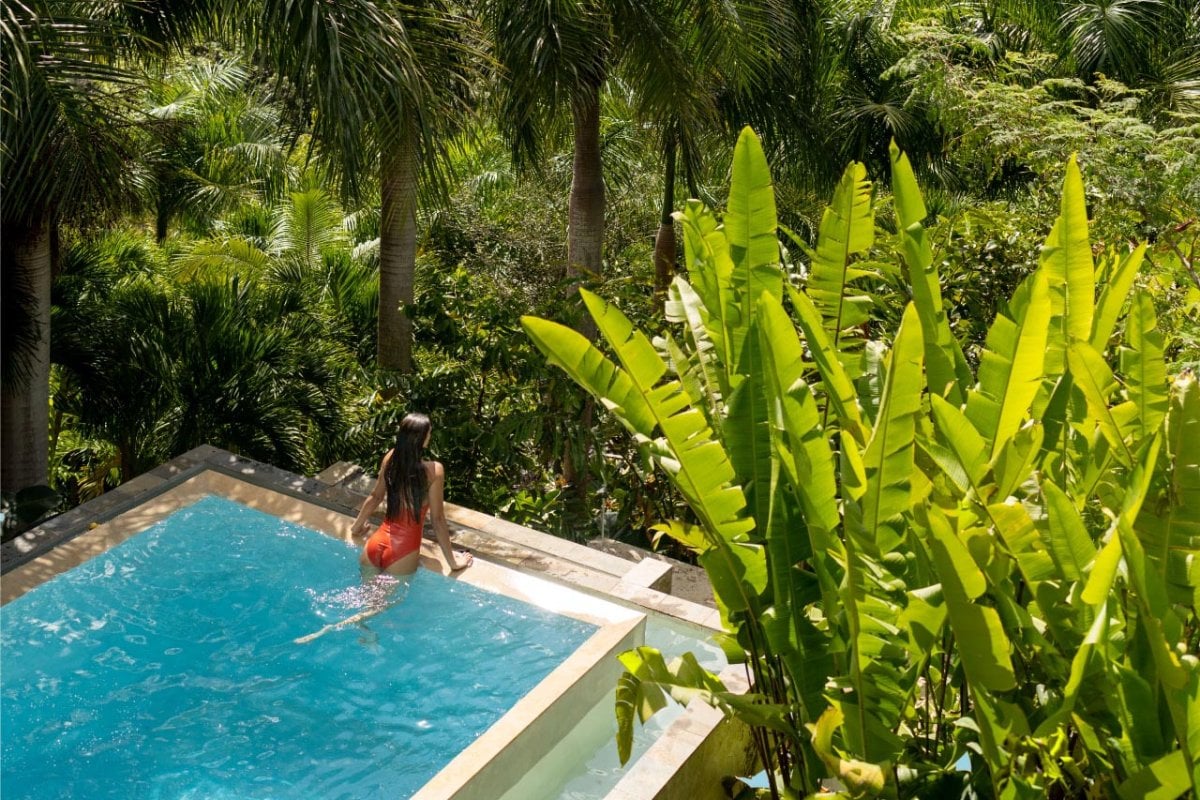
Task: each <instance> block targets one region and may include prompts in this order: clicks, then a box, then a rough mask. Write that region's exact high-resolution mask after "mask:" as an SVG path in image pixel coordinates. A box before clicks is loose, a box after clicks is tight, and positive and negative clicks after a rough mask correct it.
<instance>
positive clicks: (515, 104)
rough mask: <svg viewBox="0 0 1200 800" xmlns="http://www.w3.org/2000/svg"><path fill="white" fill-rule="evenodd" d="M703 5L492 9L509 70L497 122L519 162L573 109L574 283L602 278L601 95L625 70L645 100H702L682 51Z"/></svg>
mask: <svg viewBox="0 0 1200 800" xmlns="http://www.w3.org/2000/svg"><path fill="white" fill-rule="evenodd" d="M694 8H695V4H690V3H685V2H680V0H654V1H653V2H651V1H650V0H638V1H637V2H610V1H609V0H588V2H549V3H536V4H532V3H525V2H521V0H485V2H484V3H483V13H484V17H485V20H486V22H487V25H488V27H489V30H490V32H491V34H492V37H493V47H494V49H495V54H496V59H497V61H499V62H500V64H501V65H502V66H503V67H504V68H505V70H506V79H505V81H504V84H503V87H502V91H501V95H500V105H499V112H498V116H499V119H500V120H501V125H502V127H503V128H504V129H505V132H506V134H507V135H508V136H509V137H510V139H511V141H512V144H513V150H514V156H515V157H516V158H517V160H518V161H521V162H525V161H533V160H536V159H537V157H538V156H539V155H540V152H539V150H540V141H541V136H542V134H543V132H544V131H545V130H546V129H547V128H548V127H549V126H550V124H551V123H552V121H553V120H554V118H555V117H556V116H557V115H558V114H559V113H560V112H561V111H562V110H563V108H564V107H565V108H568V109H569V112H570V115H571V124H572V130H573V134H574V161H573V164H572V179H571V192H570V200H569V203H568V212H567V213H568V224H567V274H568V275H574V276H576V277H583V276H589V275H590V276H595V275H599V274H600V272H601V266H602V262H603V245H604V207H605V197H604V194H605V192H604V180H603V175H602V163H601V139H600V95H601V89H602V88H603V86H604V84H605V82H606V81H607V80H608V79H609V77H610V76H611V75H612V74H613V72H614V71H615V70H616V69H617V67H618V65H621V66H623V68H624V70H625V72H626V74H627V75H628V76H629V77H630V79H631V84H632V85H633V86H634V88H635V91H637V92H638V93H645V94H646V95H654V96H661V95H663V94H666V93H667V91H668V90H667V89H666V86H667V85H670V86H672V87H674V88H676V89H679V90H681V91H682V92H683V96H682V97H680V100H681V101H684V100H686V98H688V97H691V96H693V95H694V92H692V91H691V89H690V88H689V86H690V85H689V84H688V83H687V82H686V81H683V80H680V78H681V77H682V76H686V75H688V74H689V72H688V70H687V66H688V64H687V59H686V55H685V53H684V51H683V47H682V43H683V42H684V38H685V37H684V31H685V30H686V26H687V24H688V23H689V22H690V21H692V20H693V19H694V18H695V17H696V14H695V13H694Z"/></svg>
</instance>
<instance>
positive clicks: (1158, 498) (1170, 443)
mask: <svg viewBox="0 0 1200 800" xmlns="http://www.w3.org/2000/svg"><path fill="white" fill-rule="evenodd" d="M1165 441H1166V450H1167V464H1166V470H1165V473H1160V474H1161V477H1162V481H1161V485H1160V484H1159V483H1156V484H1154V487H1155V492H1154V494H1153V495H1152V496H1150V497H1148V498H1147V501H1146V503H1145V504H1144V505H1143V507H1142V510H1141V512H1140V513H1139V514H1138V517H1137V520H1136V522H1135V525H1134V527H1135V529H1136V531H1137V534H1138V537H1139V539H1140V540H1141V542H1142V544H1143V546H1144V547H1145V548H1146V552H1147V554H1148V555H1149V557H1150V558H1151V559H1152V560H1153V561H1154V563H1155V567H1156V570H1157V572H1158V574H1159V575H1160V576H1161V577H1162V580H1163V581H1164V583H1165V585H1166V588H1167V591H1168V593H1169V594H1170V596H1171V598H1172V599H1173V600H1174V602H1177V603H1179V604H1180V605H1183V606H1187V607H1190V608H1191V609H1192V610H1193V612H1195V611H1196V610H1197V609H1200V447H1196V445H1195V443H1196V442H1197V441H1200V383H1198V382H1197V381H1196V378H1195V377H1194V376H1192V375H1190V374H1188V373H1184V374H1182V375H1180V376H1179V377H1178V378H1176V379H1175V382H1174V384H1173V385H1172V390H1171V395H1170V407H1169V409H1168V412H1167V421H1166V440H1165Z"/></svg>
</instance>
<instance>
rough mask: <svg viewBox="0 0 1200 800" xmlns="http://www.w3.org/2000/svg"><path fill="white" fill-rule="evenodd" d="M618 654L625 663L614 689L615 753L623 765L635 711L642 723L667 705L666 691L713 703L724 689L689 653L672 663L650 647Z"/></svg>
mask: <svg viewBox="0 0 1200 800" xmlns="http://www.w3.org/2000/svg"><path fill="white" fill-rule="evenodd" d="M617 658H618V659H619V660H620V662H621V664H622V666H624V667H625V673H624V674H623V675H622V676H621V677H620V679H619V680H618V682H617V691H616V716H617V755H618V757H619V758H620V761H621V764H622V765H624V764H625V763H626V762H627V761H629V756H630V753H631V751H632V749H633V717H634V714H635V713H636V715H637V717H638V719H639V720H640V721H641V722H643V723H644V722H646V720H648V719H650V717H652V716H653V715H654V714H655V713H657V712H658V711H661V710H662V709H663V708H665V707H666V705H667V696H668V695H669V696H671V697H672V698H674V699H675V700H676V701H677V702H680V703H683V704H684V705H687V703H689V702H691V701H692V700H693V699H696V698H700V699H702V700H705V701H706V702H712V703H713V704H714V705H715V704H716V703H715V701H713V700H710V698H713V697H714V696H715V694H716V693H718V692H723V691H725V686H724V684H722V683H721V681H720V679H719V678H717V676H716V675H713V674H712V673H711V672H708V671H707V670H705V669H704V668H703V667H701V666H700V665H699V663H697V662H696V659H695V657H694V656H693V655H692V654H691V653H686V654H684V656H683V657H681V658H680V659H678V660H677V661H676V662H675V663H674V664H673V665H672V666H671V667H668V666H667V664H666V661H665V660H664V659H663V656H662V653H660V652H659V651H658V650H656V649H654V648H653V647H645V646H643V647H638V648H635V649H634V650H628V651H626V652H624V653H622V654H621V655H619V656H618V657H617Z"/></svg>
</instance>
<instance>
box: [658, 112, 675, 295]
mask: <svg viewBox="0 0 1200 800" xmlns="http://www.w3.org/2000/svg"><path fill="white" fill-rule="evenodd" d="M675 141H676V139H675V131H674V128H672V130H671V132H670V133H668V134H667V143H666V146H665V147H664V148H663V156H664V158H665V160H666V169H665V170H664V171H665V173H666V174H665V175H664V176H663V183H664V184H665V185H664V187H663V204H662V216H661V217H660V218H659V221H658V234H657V235H656V236H655V237H654V292H655V294H657V295H659V296H660V297H661V296H663V295H665V294H666V293H667V287H668V286H670V285H671V278H672V277H673V276H674V274H675V220H673V219H672V218H671V214H672V213H673V212H674V211H675Z"/></svg>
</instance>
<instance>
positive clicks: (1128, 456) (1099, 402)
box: [1067, 341, 1134, 466]
mask: <svg viewBox="0 0 1200 800" xmlns="http://www.w3.org/2000/svg"><path fill="white" fill-rule="evenodd" d="M1067 362H1068V364H1069V365H1070V369H1071V376H1072V378H1073V379H1074V381H1075V385H1076V386H1078V387H1079V389H1080V390H1081V391H1082V392H1083V396H1084V398H1085V399H1086V400H1087V406H1088V411H1089V412H1090V413H1091V415H1092V417H1093V418H1094V419H1095V420H1096V423H1097V424H1098V425H1099V426H1100V432H1101V433H1102V434H1104V438H1105V439H1107V440H1108V443H1109V444H1110V445H1112V448H1113V452H1114V454H1115V455H1116V457H1117V459H1118V460H1119V461H1120V462H1121V463H1122V464H1124V465H1125V466H1132V465H1133V461H1134V457H1133V452H1132V451H1131V450H1130V449H1129V445H1128V443H1126V441H1125V437H1124V436H1123V435H1122V432H1121V423H1120V421H1119V420H1118V419H1117V417H1116V416H1115V415H1114V413H1113V409H1111V408H1109V405H1108V398H1109V397H1111V396H1112V395H1113V393H1114V392H1115V391H1116V390H1117V381H1116V379H1115V378H1114V377H1113V374H1112V370H1110V369H1109V368H1108V365H1107V364H1105V363H1104V359H1103V358H1102V357H1101V356H1100V354H1099V353H1097V352H1096V351H1095V350H1094V349H1093V348H1092V346H1091V345H1090V344H1088V343H1087V342H1082V341H1075V342H1072V343H1071V345H1070V347H1068V348H1067Z"/></svg>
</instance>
